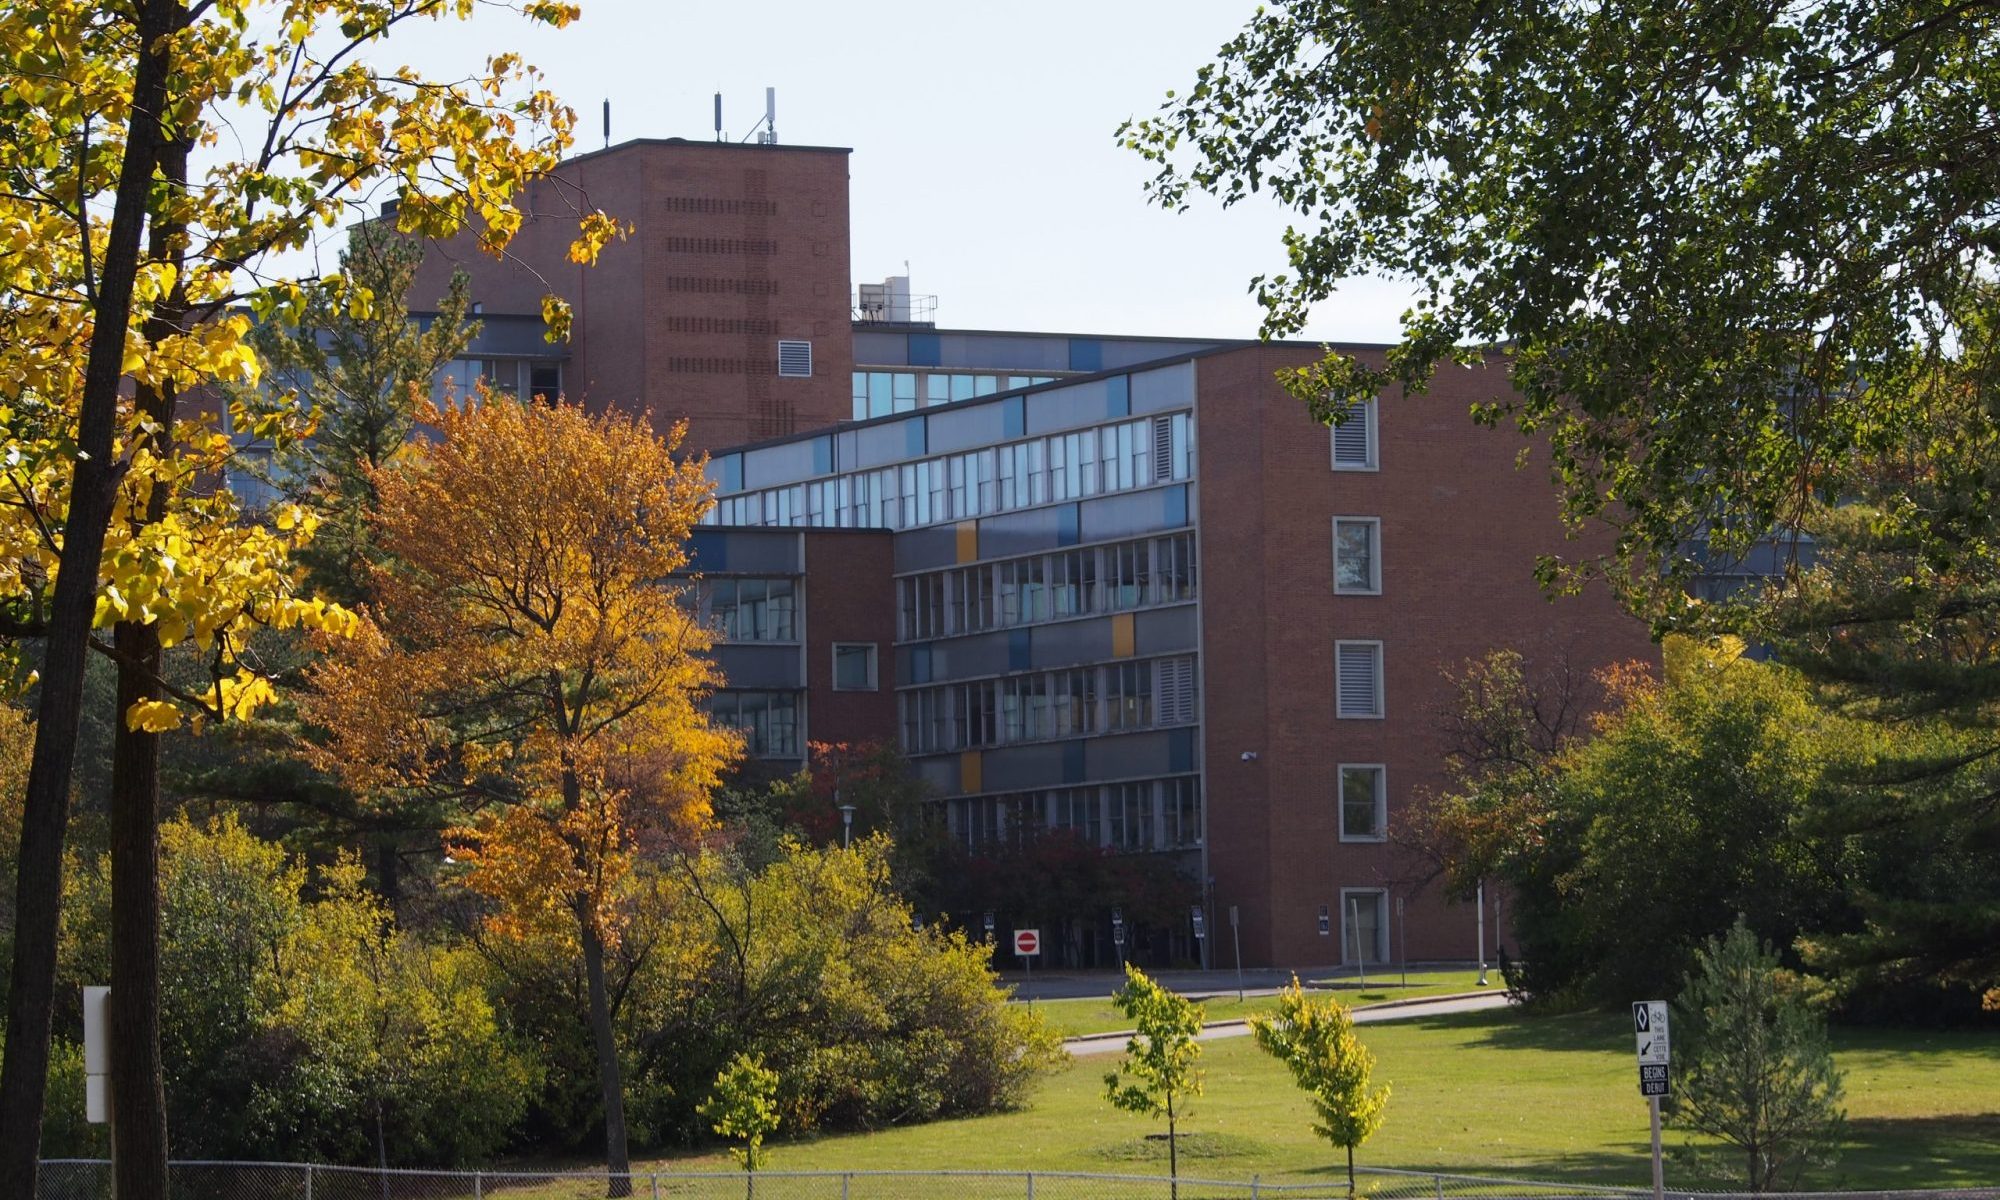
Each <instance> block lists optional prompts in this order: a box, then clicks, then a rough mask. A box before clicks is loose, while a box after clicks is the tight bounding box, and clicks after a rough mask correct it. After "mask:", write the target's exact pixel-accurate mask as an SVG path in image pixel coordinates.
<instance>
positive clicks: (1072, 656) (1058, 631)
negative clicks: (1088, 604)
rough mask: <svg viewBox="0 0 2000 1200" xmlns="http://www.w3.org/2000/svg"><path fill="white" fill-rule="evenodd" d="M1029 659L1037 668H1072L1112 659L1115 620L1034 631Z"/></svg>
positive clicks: (1046, 626) (1048, 626) (1066, 622)
mask: <svg viewBox="0 0 2000 1200" xmlns="http://www.w3.org/2000/svg"><path fill="white" fill-rule="evenodd" d="M1030 637H1031V639H1032V640H1030V642H1029V643H1028V647H1029V650H1028V652H1029V656H1030V658H1031V659H1032V660H1033V662H1034V664H1035V666H1036V667H1038V668H1039V667H1072V666H1076V665H1078V664H1080V663H1094V662H1103V661H1104V660H1106V659H1108V658H1110V657H1111V618H1110V617H1095V618H1092V619H1091V620H1088V621H1064V622H1062V623H1061V624H1057V625H1043V626H1039V627H1036V628H1034V629H1033V630H1031V631H1030Z"/></svg>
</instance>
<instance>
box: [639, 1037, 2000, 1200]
mask: <svg viewBox="0 0 2000 1200" xmlns="http://www.w3.org/2000/svg"><path fill="white" fill-rule="evenodd" d="M1362 1036H1363V1038H1364V1040H1365V1041H1366V1042H1367V1044H1368V1045H1369V1046H1370V1047H1371V1048H1372V1049H1373V1050H1374V1051H1375V1054H1376V1057H1377V1065H1376V1072H1375V1077H1376V1079H1377V1081H1379V1082H1387V1083H1390V1084H1391V1085H1392V1086H1393V1088H1394V1095H1393V1098H1392V1099H1391V1100H1390V1102H1389V1113H1388V1120H1387V1122H1386V1123H1385V1124H1384V1126H1383V1128H1382V1130H1381V1132H1379V1133H1378V1134H1376V1135H1375V1137H1374V1138H1373V1139H1372V1140H1371V1141H1370V1142H1369V1143H1368V1144H1367V1145H1365V1146H1364V1147H1362V1149H1361V1151H1360V1152H1359V1154H1358V1155H1357V1156H1356V1161H1357V1162H1358V1163H1360V1164H1362V1165H1372V1166H1383V1167H1404V1168H1411V1169H1417V1170H1428V1169H1435V1170H1441V1171H1459V1172H1466V1173H1481V1174H1485V1173H1500V1174H1509V1175H1517V1176H1524V1177H1538V1178H1547V1179H1556V1180H1566V1181H1574V1182H1594V1183H1607V1184H1620V1185H1630V1186H1645V1185H1646V1184H1647V1183H1648V1182H1649V1178H1650V1173H1649V1168H1648V1165H1647V1150H1646V1147H1647V1127H1646V1108H1645V1105H1644V1103H1643V1102H1642V1101H1641V1100H1640V1098H1639V1095H1638V1088H1637V1085H1636V1074H1635V1072H1634V1070H1633V1059H1632V1052H1631V1049H1630V1046H1631V1033H1630V1029H1629V1024H1628V1019H1627V1018H1626V1017H1625V1016H1624V1015H1623V1014H1616V1013H1614V1014H1603V1013H1591V1014H1582V1015H1565V1016H1552V1017H1541V1016H1537V1017H1523V1016H1522V1015H1520V1014H1518V1013H1514V1012H1509V1011H1505V1010H1502V1011H1495V1012H1483V1013H1469V1014H1463V1015H1458V1016H1449V1017H1432V1018H1423V1019H1418V1020H1412V1021H1408V1022H1398V1023H1395V1024H1388V1025H1375V1026H1369V1027H1364V1029H1363V1030H1362ZM1835 1045H1836V1051H1837V1054H1838V1057H1839V1061H1840V1063H1841V1065H1842V1066H1843V1067H1844V1068H1845V1069H1846V1072H1847V1109H1848V1114H1849V1130H1848V1137H1847V1152H1846V1154H1845V1155H1844V1157H1843V1159H1842V1161H1841V1163H1840V1165H1839V1166H1837V1167H1836V1168H1834V1169H1833V1170H1831V1171H1828V1172H1823V1173H1821V1174H1819V1175H1818V1176H1814V1177H1809V1178H1808V1179H1807V1180H1806V1181H1805V1182H1806V1183H1807V1184H1808V1185H1809V1186H1814V1187H1822V1188H1829V1189H1831V1188H1903V1187H1911V1188H1914V1187H1965V1186H1973V1185H1990V1184H1991V1183H1992V1182H1993V1181H1994V1180H1995V1179H2000V1086H1996V1083H1997V1082H2000V1033H1996V1032H1991V1031H1984V1032H1952V1033H1902V1032H1883V1031H1873V1030H1870V1031H1858V1032H1844V1033H1841V1034H1838V1035H1837V1036H1836V1039H1835ZM1114 1061H1115V1060H1114V1059H1113V1058H1111V1057H1108V1056H1107V1057H1100V1058H1093V1059H1089V1060H1084V1061H1079V1062H1077V1063H1075V1064H1073V1065H1071V1066H1070V1067H1069V1068H1067V1069H1066V1070H1065V1071H1064V1072H1063V1073H1062V1074H1060V1075H1058V1076H1056V1077H1054V1078H1052V1079H1050V1080H1049V1081H1047V1082H1046V1083H1045V1084H1044V1085H1043V1086H1042V1087H1041V1089H1040V1090H1039V1091H1038V1092H1036V1094H1035V1095H1034V1096H1033V1098H1032V1099H1031V1101H1030V1103H1029V1104H1028V1106H1027V1108H1026V1109H1024V1110H1023V1111H1021V1112H1016V1113H1007V1114H1002V1115H999V1116H992V1117H978V1118H971V1119H966V1120H959V1121H945V1122H938V1123H936V1124H932V1125H925V1126H918V1127H913V1128H908V1129H895V1130H888V1131H885V1132H881V1133H875V1134H856V1135H843V1136H837V1137H825V1138H816V1139H811V1140H807V1141H800V1142H779V1143H777V1144H775V1145H772V1146H769V1147H768V1149H769V1152H770V1159H769V1163H768V1166H769V1168H770V1169H773V1170H843V1169H848V1170H887V1169H901V1170H931V1169H945V1168H972V1169H989V1170H1014V1171H1019V1170H1030V1169H1032V1170H1037V1171H1065V1170H1068V1171H1105V1172H1117V1173H1132V1174H1154V1173H1162V1172H1164V1171H1165V1169H1166V1162H1165V1159H1166V1150H1165V1146H1164V1144H1163V1143H1162V1142H1161V1141H1159V1140H1147V1139H1146V1135H1147V1134H1149V1133H1154V1132H1158V1131H1159V1130H1160V1129H1161V1128H1162V1126H1161V1125H1160V1124H1158V1123H1155V1122H1151V1121H1147V1120H1144V1119H1142V1118H1138V1117H1133V1116H1129V1115H1127V1114H1124V1113H1121V1112H1118V1111H1116V1110H1114V1109H1113V1108H1111V1106H1110V1105H1109V1104H1107V1103H1105V1102H1104V1099H1103V1095H1102V1092H1103V1074H1104V1072H1105V1071H1107V1070H1109V1069H1110V1067H1111V1065H1112V1063H1113V1062H1114ZM1202 1063H1203V1065H1204V1067H1205V1068H1206V1070H1207V1094H1206V1095H1205V1096H1203V1097H1202V1098H1200V1099H1198V1100H1196V1101H1194V1104H1193V1110H1194V1111H1193V1116H1192V1117H1191V1118H1190V1119H1188V1120H1187V1121H1186V1122H1185V1123H1184V1124H1183V1125H1182V1129H1183V1131H1184V1133H1187V1134H1192V1135H1194V1136H1193V1137H1191V1138H1189V1139H1188V1140H1187V1141H1184V1142H1183V1144H1182V1153H1181V1168H1182V1171H1183V1172H1184V1173H1186V1174H1189V1175H1194V1176H1206V1177H1210V1178H1224V1179H1242V1178H1247V1177H1249V1176H1251V1175H1260V1176H1262V1177H1264V1178H1266V1179H1269V1180H1274V1181H1275V1180H1279V1179H1285V1178H1292V1179H1299V1178H1312V1177H1316V1176H1325V1175H1327V1174H1330V1173H1334V1172H1336V1171H1337V1170H1338V1168H1337V1166H1336V1152H1335V1151H1333V1150H1332V1149H1330V1148H1329V1147H1327V1146H1325V1145H1324V1144H1322V1143H1320V1142H1318V1141H1316V1140H1315V1139H1314V1137H1313V1136H1312V1134H1311V1132H1310V1131H1309V1130H1308V1128H1307V1121H1308V1119H1309V1108H1308V1106H1307V1102H1306V1099H1305V1097H1304V1096H1303V1095H1302V1094H1301V1093H1300V1092H1298V1090H1297V1089H1296V1088H1294V1087H1293V1086H1292V1083H1291V1079H1290V1077H1289V1076H1288V1075H1286V1074H1285V1073H1284V1071H1283V1069H1282V1068H1280V1067H1279V1066H1278V1065H1277V1064H1276V1063H1274V1062H1272V1061H1271V1060H1269V1059H1267V1058H1265V1057H1264V1056H1263V1055H1262V1054H1260V1053H1259V1052H1258V1051H1257V1049H1256V1047H1255V1046H1254V1045H1253V1044H1252V1042H1251V1041H1250V1039H1248V1038H1230V1039H1225V1040H1221V1041H1216V1042H1211V1043H1208V1044H1207V1046H1206V1051H1205V1053H1204V1054H1203V1056H1202ZM1687 1141H1688V1136H1687V1135H1685V1134H1682V1133H1678V1132H1674V1131H1671V1130H1670V1131H1669V1132H1668V1134H1667V1144H1668V1147H1669V1151H1670V1153H1671V1152H1672V1151H1673V1150H1674V1148H1675V1147H1680V1146H1684V1145H1685V1144H1686V1143H1687ZM649 1165H651V1164H649ZM731 1165H732V1164H731V1162H730V1160H729V1159H728V1158H727V1157H726V1156H725V1155H722V1154H720V1153H717V1154H712V1155H704V1156H700V1157H697V1158H688V1159H679V1160H673V1161H669V1162H661V1163H659V1164H658V1167H659V1169H661V1170H674V1169H681V1170H687V1169H726V1168H728V1167H729V1166H731ZM641 1169H644V1168H641ZM1677 1177H1678V1178H1679V1180H1680V1182H1679V1185H1678V1186H1682V1187H1690V1186H1695V1180H1693V1179H1692V1178H1690V1177H1688V1176H1687V1174H1686V1169H1685V1168H1684V1167H1683V1166H1681V1165H1680V1164H1677V1163H1675V1162H1673V1161H1671V1160H1670V1161H1669V1163H1668V1184H1669V1186H1670V1187H1672V1186H1675V1185H1676V1179H1677ZM1707 1186H1709V1187H1711V1188H1714V1187H1717V1186H1723V1185H1718V1184H1715V1183H1710V1184H1709V1185H1707Z"/></svg>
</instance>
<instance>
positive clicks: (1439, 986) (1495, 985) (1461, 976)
mask: <svg viewBox="0 0 2000 1200" xmlns="http://www.w3.org/2000/svg"><path fill="white" fill-rule="evenodd" d="M1409 981H1410V982H1409V986H1408V987H1405V986H1403V976H1402V975H1401V974H1400V973H1398V972H1393V971H1392V972H1389V973H1387V974H1384V975H1381V976H1379V977H1371V978H1370V979H1369V980H1368V986H1367V987H1362V986H1361V984H1360V983H1359V982H1357V981H1356V980H1355V979H1353V978H1352V977H1346V976H1343V977H1341V978H1337V979H1335V978H1327V979H1317V980H1314V979H1307V980H1305V981H1304V982H1305V984H1306V986H1307V987H1308V988H1309V989H1311V990H1314V991H1331V992H1333V993H1335V994H1336V995H1338V996H1339V997H1340V999H1341V1002H1342V1003H1344V1004H1380V1003H1382V1002H1383V1001H1385V1000H1414V999H1418V998H1420V997H1423V996H1446V995H1450V994H1451V993H1453V992H1475V991H1478V990H1479V986H1478V985H1479V972H1477V971H1412V972H1410V974H1409ZM1487 982H1488V984H1489V988H1488V990H1490V991H1496V992H1497V991H1501V990H1503V989H1504V988H1505V987H1506V981H1505V980H1503V979H1502V978H1501V977H1500V972H1498V971H1491V972H1488V974H1487ZM1116 986H1117V985H1116V984H1115V983H1113V982H1112V981H1111V980H1109V979H1107V980H1106V981H1105V996H1104V998H1103V999H1087V1000H1037V1001H1035V1002H1034V1004H1035V1011H1036V1012H1038V1013H1041V1014H1042V1016H1043V1017H1045V1018H1046V1019H1047V1020H1048V1022H1049V1023H1050V1024H1051V1025H1054V1026H1055V1027H1056V1028H1057V1029H1059V1030H1061V1031H1062V1035H1063V1036H1064V1037H1076V1036H1078V1035H1079V1034H1086V1033H1115V1032H1117V1031H1118V1030H1121V1029H1130V1028H1131V1027H1132V1022H1131V1021H1129V1020H1127V1019H1126V1017H1125V1014H1123V1013H1121V1012H1119V1011H1118V1010H1117V1009H1115V1008H1113V1007H1112V1006H1111V999H1110V993H1111V989H1112V988H1114V987H1116ZM1189 998H1190V999H1194V1000H1199V1001H1201V1004H1202V1008H1203V1010H1204V1012H1203V1018H1202V1019H1203V1020H1206V1021H1235V1020H1241V1019H1242V1018H1244V1017H1247V1016H1249V1015H1251V1014H1252V1013H1260V1012H1268V1011H1270V1010H1271V1009H1272V1008H1273V1007H1274V1006H1276V1004H1277V998H1276V997H1275V996H1250V997H1248V998H1246V999H1244V1000H1241V1001H1239V1000H1237V999H1236V989H1235V988H1223V989H1220V990H1217V991H1214V992H1209V993H1189Z"/></svg>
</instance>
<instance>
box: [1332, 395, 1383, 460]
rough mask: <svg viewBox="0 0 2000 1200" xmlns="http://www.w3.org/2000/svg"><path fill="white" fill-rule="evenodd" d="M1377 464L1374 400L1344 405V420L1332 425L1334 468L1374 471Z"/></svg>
mask: <svg viewBox="0 0 2000 1200" xmlns="http://www.w3.org/2000/svg"><path fill="white" fill-rule="evenodd" d="M1379 465H1380V464H1379V463H1377V461H1376V455H1375V402H1374V401H1373V400H1357V401H1355V402H1354V403H1353V404H1350V405H1348V406H1347V419H1346V420H1344V421H1342V422H1341V423H1340V424H1338V425H1336V426H1334V427H1333V469H1334V470H1336V471H1373V470H1376V469H1377V468H1378V467H1379Z"/></svg>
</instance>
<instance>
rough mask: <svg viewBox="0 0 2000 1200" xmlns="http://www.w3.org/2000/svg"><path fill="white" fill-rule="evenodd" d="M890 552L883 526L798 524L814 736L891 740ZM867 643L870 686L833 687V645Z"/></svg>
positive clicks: (893, 713) (809, 710)
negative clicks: (802, 536)
mask: <svg viewBox="0 0 2000 1200" xmlns="http://www.w3.org/2000/svg"><path fill="white" fill-rule="evenodd" d="M894 570H895V556H894V551H893V549H892V546H891V535H890V534H889V533H888V532H887V531H886V530H866V529H809V530H807V531H806V582H805V589H806V600H805V617H806V713H807V718H806V719H807V735H808V736H809V737H811V739H812V740H813V741H815V742H866V741H884V740H886V741H888V742H890V743H892V744H893V743H894V742H895V740H896V732H897V731H896V691H895V688H896V654H895V640H896V584H895V579H894V578H893V576H892V575H891V572H893V571H894ZM835 642H871V643H873V644H874V646H875V665H876V680H875V681H876V689H875V690H874V691H872V692H853V691H838V692H837V691H835V690H834V689H833V644H834V643H835Z"/></svg>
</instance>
